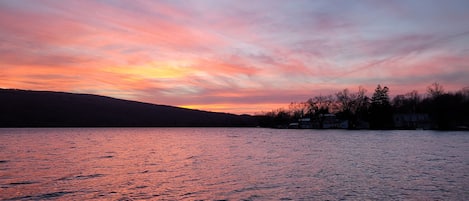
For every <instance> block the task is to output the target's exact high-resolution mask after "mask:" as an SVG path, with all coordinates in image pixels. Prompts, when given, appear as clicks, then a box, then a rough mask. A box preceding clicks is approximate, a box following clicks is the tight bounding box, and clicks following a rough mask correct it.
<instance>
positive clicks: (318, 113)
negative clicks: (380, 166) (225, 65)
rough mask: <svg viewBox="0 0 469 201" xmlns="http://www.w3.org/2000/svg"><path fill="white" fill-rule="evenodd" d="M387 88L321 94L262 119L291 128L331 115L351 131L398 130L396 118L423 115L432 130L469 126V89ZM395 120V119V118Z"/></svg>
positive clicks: (265, 123)
mask: <svg viewBox="0 0 469 201" xmlns="http://www.w3.org/2000/svg"><path fill="white" fill-rule="evenodd" d="M389 90H390V89H389V88H388V87H387V86H381V85H379V84H378V85H377V87H376V88H375V90H374V93H373V95H372V96H371V97H368V96H367V95H366V92H367V91H366V90H365V89H364V88H363V87H359V88H358V91H356V92H351V91H350V90H349V89H343V90H342V91H339V92H337V93H335V94H333V95H325V96H324V95H319V96H315V97H313V98H309V99H308V100H306V101H304V102H292V103H290V105H289V106H288V109H285V108H280V109H277V110H273V111H271V112H266V113H264V114H262V115H260V116H259V121H260V125H261V126H263V127H287V126H288V125H289V124H290V123H292V122H297V121H298V120H299V119H311V121H316V122H317V123H318V125H322V122H321V121H324V120H325V117H326V116H327V115H330V114H333V115H334V116H335V117H336V118H337V119H340V120H344V121H346V122H348V126H347V127H348V128H350V129H356V128H362V127H361V126H360V125H363V124H365V125H367V128H370V129H395V128H396V122H395V117H396V115H399V114H400V115H402V114H405V115H413V114H414V115H415V114H422V115H424V116H425V117H428V121H429V122H428V123H429V126H430V127H431V129H441V130H453V129H467V128H468V127H469V87H466V88H463V89H461V90H459V91H456V92H446V91H445V90H444V88H443V86H442V85H441V84H439V83H437V82H435V83H432V84H431V85H430V86H428V87H427V91H426V94H424V95H421V94H419V93H418V92H417V91H416V90H413V91H410V92H408V93H405V94H401V95H397V96H395V97H394V98H392V99H391V98H390V96H389ZM393 117H394V119H393Z"/></svg>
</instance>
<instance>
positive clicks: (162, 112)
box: [0, 89, 256, 127]
mask: <svg viewBox="0 0 469 201" xmlns="http://www.w3.org/2000/svg"><path fill="white" fill-rule="evenodd" d="M255 125H256V121H255V119H254V118H253V117H251V116H249V115H234V114H227V113H217V112H207V111H200V110H192V109H185V108H179V107H173V106H166V105H155V104H149V103H142V102H137V101H128V100H122V99H116V98H111V97H105V96H98V95H91V94H74V93H65V92H51V91H29V90H17V89H0V127H88V126H90V127H106V126H111V127H120V126H122V127H127V126H142V127H146V126H148V127H153V126H154V127H179V126H181V127H188V126H195V127H221V126H226V127H231V126H255Z"/></svg>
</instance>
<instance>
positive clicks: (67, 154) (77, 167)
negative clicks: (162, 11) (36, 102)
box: [0, 128, 469, 200]
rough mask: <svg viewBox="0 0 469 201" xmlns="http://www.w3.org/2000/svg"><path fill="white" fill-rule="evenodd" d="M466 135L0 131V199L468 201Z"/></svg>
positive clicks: (205, 130)
mask: <svg viewBox="0 0 469 201" xmlns="http://www.w3.org/2000/svg"><path fill="white" fill-rule="evenodd" d="M467 189H469V133H468V132H436V131H345V130H324V131H323V130H274V129H261V128H91V129H90V128H73V129H71V128H59V129H57V128H53V129H52V128H51V129H37V128H36V129H0V199H3V200H41V199H59V200H92V199H96V200H367V199H372V200H467V199H469V191H468V190H467Z"/></svg>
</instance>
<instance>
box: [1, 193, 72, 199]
mask: <svg viewBox="0 0 469 201" xmlns="http://www.w3.org/2000/svg"><path fill="white" fill-rule="evenodd" d="M71 193H75V191H58V192H53V193H45V194H40V195H26V196H21V197H14V198H10V199H9V200H46V199H52V198H57V197H61V196H64V195H67V194H71Z"/></svg>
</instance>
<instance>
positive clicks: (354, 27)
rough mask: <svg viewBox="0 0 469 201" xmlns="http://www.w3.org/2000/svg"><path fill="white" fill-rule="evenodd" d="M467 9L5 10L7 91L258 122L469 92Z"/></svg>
mask: <svg viewBox="0 0 469 201" xmlns="http://www.w3.org/2000/svg"><path fill="white" fill-rule="evenodd" d="M468 8H469V3H468V2H467V1H463V0H461V1H459V0H454V1H445V2H441V1H431V2H427V3H425V4H424V5H423V4H422V3H417V2H408V1H389V2H387V1H386V2H376V1H366V0H365V1H359V2H347V1H335V0H333V1H295V2H286V1H244V0H242V1H215V0H214V1H211V0H203V1H141V0H137V1H29V0H24V1H14V0H5V1H0V27H2V28H1V29H0V69H1V70H0V77H1V78H2V79H0V87H2V88H25V89H40V90H58V91H72V92H81V93H98V94H102V95H110V96H115V97H120V98H128V99H134V100H140V101H148V102H153V103H159V104H171V105H179V106H186V107H192V108H197V109H208V110H216V111H229V112H234V113H254V112H258V111H266V110H270V109H274V108H272V107H274V106H275V107H277V106H280V105H282V104H283V105H286V104H288V103H289V102H291V101H302V100H306V99H307V98H309V97H313V96H315V95H319V94H332V93H334V92H336V91H338V90H341V89H343V88H350V89H355V88H356V87H357V86H359V85H362V86H364V87H366V88H368V89H369V90H368V91H372V89H373V88H374V87H375V86H376V84H385V85H388V86H389V87H390V88H391V92H392V93H393V94H398V93H405V92H407V91H409V90H412V89H416V90H419V91H421V92H422V93H423V91H424V89H425V87H426V86H427V85H429V84H430V83H431V82H435V81H438V82H440V83H442V84H443V85H445V86H446V87H445V88H446V89H447V90H457V89H460V88H462V87H465V86H468V85H469V83H468V81H467V79H466V77H467V75H469V66H468V64H469V62H468V58H469V49H468V48H467V44H469V24H467V22H466V20H465V19H468V18H469V15H468V14H467V9H468Z"/></svg>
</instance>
